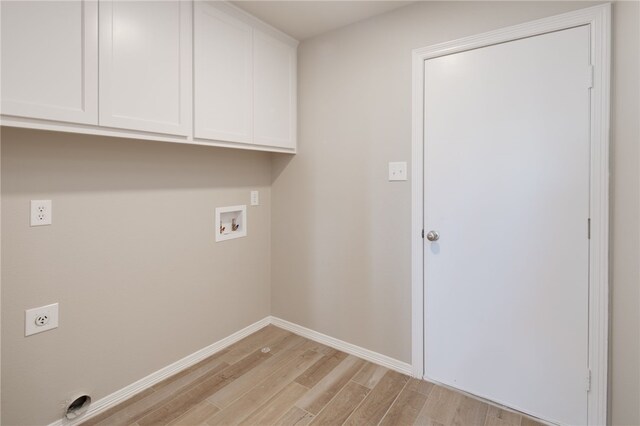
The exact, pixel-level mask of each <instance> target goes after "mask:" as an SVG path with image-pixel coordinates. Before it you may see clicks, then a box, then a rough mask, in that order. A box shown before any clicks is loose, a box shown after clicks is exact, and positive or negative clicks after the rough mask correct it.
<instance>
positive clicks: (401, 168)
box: [389, 161, 407, 181]
mask: <svg viewBox="0 0 640 426" xmlns="http://www.w3.org/2000/svg"><path fill="white" fill-rule="evenodd" d="M401 180H407V162H406V161H391V162H389V181H401Z"/></svg>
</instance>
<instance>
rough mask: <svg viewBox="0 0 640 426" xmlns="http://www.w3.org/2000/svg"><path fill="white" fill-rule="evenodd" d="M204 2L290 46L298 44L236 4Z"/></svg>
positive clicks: (298, 42)
mask: <svg viewBox="0 0 640 426" xmlns="http://www.w3.org/2000/svg"><path fill="white" fill-rule="evenodd" d="M196 1H199V0H196ZM205 3H208V4H210V5H212V6H214V7H216V8H218V9H220V10H222V11H223V12H225V13H228V14H229V15H232V16H234V17H236V18H238V19H241V20H244V21H248V23H249V24H251V25H252V26H253V27H255V28H257V29H259V30H260V31H263V32H265V33H267V34H269V35H271V36H272V37H275V38H277V39H279V40H280V41H282V42H283V43H286V44H288V45H290V46H292V47H297V46H298V44H300V41H298V40H296V39H295V38H293V37H291V36H290V35H288V34H286V33H284V32H282V31H280V30H279V29H277V28H275V27H274V26H272V25H269V24H267V23H266V22H264V21H262V20H260V19H258V18H256V17H255V16H253V15H252V14H250V13H249V12H246V11H244V10H242V9H240V8H239V7H238V6H235V5H234V4H231V3H230V2H228V1H208V0H207V1H205Z"/></svg>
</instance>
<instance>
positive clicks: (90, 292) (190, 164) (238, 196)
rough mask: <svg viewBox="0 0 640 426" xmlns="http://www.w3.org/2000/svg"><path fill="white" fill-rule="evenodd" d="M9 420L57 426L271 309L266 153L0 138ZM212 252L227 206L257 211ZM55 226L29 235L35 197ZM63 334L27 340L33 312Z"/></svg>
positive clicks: (7, 132) (13, 134) (44, 135)
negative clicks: (217, 217)
mask: <svg viewBox="0 0 640 426" xmlns="http://www.w3.org/2000/svg"><path fill="white" fill-rule="evenodd" d="M1 137H2V231H3V233H2V398H3V401H2V408H3V412H2V420H3V424H5V425H29V424H46V423H49V422H52V421H54V420H56V419H58V418H60V417H61V416H62V410H63V404H64V399H65V398H69V397H71V396H72V395H73V394H75V393H80V392H86V393H89V394H90V395H92V396H93V397H94V398H95V399H99V398H101V397H104V396H106V395H108V394H110V393H111V392H114V391H116V390H118V389H120V388H122V387H124V386H126V385H128V384H131V383H133V382H134V381H136V380H139V379H141V378H142V377H144V376H146V375H148V374H150V373H152V372H154V371H156V370H158V369H160V368H162V367H165V366H167V365H168V364H170V363H172V362H174V361H177V360H178V359H180V358H182V357H184V356H186V355H190V354H191V353H193V352H195V351H197V350H199V349H202V348H204V347H205V346H208V345H210V344H212V343H214V342H216V341H217V340H219V339H221V338H223V337H226V336H228V335H229V334H231V333H234V332H236V331H238V330H240V329H241V328H243V327H245V326H247V325H249V324H251V323H253V322H255V321H257V320H259V319H262V318H264V317H265V316H267V315H268V314H269V310H270V293H269V278H270V262H271V259H270V209H271V207H270V180H271V173H270V170H271V161H270V158H269V154H264V153H256V152H249V151H240V150H228V149H221V148H208V147H196V146H183V145H178V144H167V143H159V142H149V141H135V140H126V139H115V138H104V137H97V136H96V137H94V136H82V135H71V134H64V133H49V132H41V131H31V130H19V129H11V128H2V130H1ZM251 189H258V190H260V201H261V205H260V206H257V207H251V206H248V207H247V209H248V210H247V213H248V219H249V223H248V232H249V235H248V237H246V238H241V239H237V240H231V241H226V242H221V243H215V242H214V209H215V207H216V206H225V205H235V204H248V203H249V191H250V190H251ZM31 199H51V200H53V225H52V226H45V227H36V228H31V227H30V226H29V200H31ZM53 302H59V303H60V327H59V328H58V329H56V330H53V331H48V332H45V333H42V334H37V335H34V336H30V337H27V338H25V337H24V310H25V309H27V308H33V307H37V306H41V305H45V304H49V303H53Z"/></svg>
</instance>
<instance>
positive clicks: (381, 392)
mask: <svg viewBox="0 0 640 426" xmlns="http://www.w3.org/2000/svg"><path fill="white" fill-rule="evenodd" d="M408 380H409V377H408V376H405V375H404V374H400V373H398V372H396V371H391V370H389V371H387V372H386V373H385V375H384V376H383V377H382V379H380V381H379V382H378V384H377V385H376V386H375V387H374V388H373V389H372V390H371V392H370V393H369V395H367V397H366V398H365V400H364V401H363V402H362V404H360V406H359V407H358V408H357V409H356V410H355V411H354V412H353V414H351V416H350V417H349V418H348V419H347V421H346V422H345V425H351V426H355V425H363V424H367V425H369V424H374V425H376V424H378V423H379V422H380V420H382V418H383V417H384V415H385V414H386V412H387V410H389V408H390V407H391V404H393V402H394V401H395V399H396V397H397V396H398V394H399V393H400V391H402V389H403V388H404V387H405V385H406V384H407V381H408Z"/></svg>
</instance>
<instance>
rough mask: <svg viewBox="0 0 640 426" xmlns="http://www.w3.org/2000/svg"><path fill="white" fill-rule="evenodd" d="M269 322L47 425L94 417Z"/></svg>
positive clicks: (69, 424)
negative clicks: (77, 414)
mask: <svg viewBox="0 0 640 426" xmlns="http://www.w3.org/2000/svg"><path fill="white" fill-rule="evenodd" d="M270 323H271V317H265V318H263V319H261V320H260V321H257V322H255V323H253V324H251V325H249V326H247V327H245V328H243V329H242V330H240V331H237V332H235V333H233V334H232V335H230V336H227V337H225V338H224V339H222V340H218V341H217V342H215V343H214V344H212V345H209V346H207V347H206V348H203V349H200V350H199V351H197V352H194V353H192V354H191V355H188V356H186V357H184V358H182V359H181V360H178V361H176V362H174V363H173V364H170V365H168V366H166V367H164V368H161V369H160V370H158V371H156V372H154V373H151V374H149V375H148V376H147V377H145V378H143V379H140V380H138V381H137V382H135V383H132V384H130V385H128V386H125V387H124V388H122V389H120V390H118V391H116V392H114V393H112V394H111V395H107V396H105V397H104V398H101V399H99V400H97V401H95V402H93V403H92V404H91V405H90V406H89V410H88V411H87V412H86V413H85V414H84V415H82V416H80V417H78V418H76V419H73V420H67V419H66V418H62V419H60V420H57V421H55V422H53V423H51V424H49V426H73V425H77V424H79V423H81V422H84V421H86V420H88V419H89V418H91V417H94V416H96V415H98V414H100V413H102V412H104V411H106V410H108V409H109V408H111V407H114V406H116V405H118V404H119V403H121V402H123V401H125V400H126V399H128V398H130V397H132V396H133V395H135V394H137V393H139V392H141V391H143V390H145V389H147V388H150V387H151V386H153V385H155V384H156V383H159V382H161V381H162V380H164V379H166V378H167V377H170V376H172V375H174V374H176V373H179V372H180V371H182V370H184V369H186V368H188V367H191V366H192V365H195V364H197V363H198V362H200V361H202V360H203V359H205V358H207V357H210V356H211V355H213V354H215V353H217V352H220V351H221V350H222V349H224V348H226V347H227V346H229V345H232V344H233V343H235V342H237V341H239V340H241V339H243V338H245V337H247V336H248V335H250V334H252V333H255V332H256V331H258V330H260V329H261V328H264V327H266V326H267V325H269V324H270Z"/></svg>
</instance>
